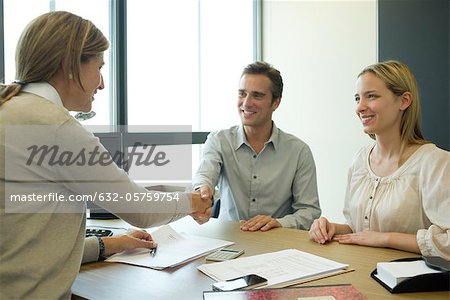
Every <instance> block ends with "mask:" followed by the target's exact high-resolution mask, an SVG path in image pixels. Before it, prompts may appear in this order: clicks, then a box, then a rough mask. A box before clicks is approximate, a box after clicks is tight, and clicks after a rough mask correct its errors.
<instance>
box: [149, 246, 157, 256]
mask: <svg viewBox="0 0 450 300" xmlns="http://www.w3.org/2000/svg"><path fill="white" fill-rule="evenodd" d="M156 249H157V248H156V247H155V248H152V249H150V255H151V256H155V255H156Z"/></svg>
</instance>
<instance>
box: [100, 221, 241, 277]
mask: <svg viewBox="0 0 450 300" xmlns="http://www.w3.org/2000/svg"><path fill="white" fill-rule="evenodd" d="M151 235H152V237H153V239H154V240H155V241H156V242H157V243H158V249H157V251H156V254H155V255H154V256H151V255H150V251H149V249H137V250H135V251H125V252H122V253H118V254H115V255H113V256H111V257H109V258H108V259H107V260H106V261H107V262H121V263H126V264H131V265H137V266H144V267H149V268H152V269H157V270H162V269H165V268H169V267H175V266H178V265H180V264H183V263H185V262H188V261H191V260H194V259H196V258H198V257H201V256H204V255H206V254H209V253H210V252H212V251H214V250H217V249H219V248H223V247H226V246H229V245H232V244H234V242H229V241H225V240H219V239H213V238H208V237H201V236H195V235H187V234H183V233H178V232H176V231H175V230H174V229H173V228H172V227H170V226H169V225H165V226H162V227H161V228H159V229H157V230H155V231H153V232H152V233H151Z"/></svg>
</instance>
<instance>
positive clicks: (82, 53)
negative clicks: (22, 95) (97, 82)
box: [0, 11, 109, 106]
mask: <svg viewBox="0 0 450 300" xmlns="http://www.w3.org/2000/svg"><path fill="white" fill-rule="evenodd" d="M108 47H109V42H108V40H107V39H106V37H105V36H104V35H103V33H102V32H101V31H100V30H99V29H98V28H97V27H95V25H94V24H93V23H92V22H91V21H88V20H85V19H83V18H81V17H79V16H77V15H74V14H72V13H69V12H65V11H56V12H50V13H46V14H43V15H41V16H39V17H37V18H36V19H34V20H33V21H31V22H30V23H29V24H28V25H27V27H26V28H25V30H24V31H23V33H22V35H21V37H20V39H19V42H18V44H17V49H16V81H15V82H14V83H12V84H9V85H1V86H0V106H1V105H2V104H3V103H5V102H6V101H8V100H10V99H11V98H12V97H14V96H15V95H17V94H18V93H19V92H20V90H21V88H22V87H23V86H24V85H26V84H28V83H31V82H40V81H49V80H50V78H51V77H52V76H53V75H54V74H55V73H56V72H57V71H58V69H59V67H60V66H63V69H65V70H68V71H69V72H70V74H71V75H72V76H73V79H74V80H75V81H76V82H77V84H78V85H79V86H80V87H81V88H82V89H84V87H83V85H82V83H81V79H80V66H81V64H82V63H85V62H87V61H89V60H90V59H92V58H94V57H98V56H99V55H102V54H103V52H104V51H105V50H107V49H108ZM67 75H68V74H67Z"/></svg>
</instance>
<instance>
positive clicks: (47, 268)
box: [0, 12, 211, 299]
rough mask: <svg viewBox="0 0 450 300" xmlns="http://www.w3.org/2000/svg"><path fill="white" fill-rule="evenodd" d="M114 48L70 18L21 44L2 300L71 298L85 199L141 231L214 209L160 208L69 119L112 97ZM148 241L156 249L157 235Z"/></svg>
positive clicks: (4, 98) (6, 162) (1, 204)
mask: <svg viewBox="0 0 450 300" xmlns="http://www.w3.org/2000/svg"><path fill="white" fill-rule="evenodd" d="M108 46H109V43H108V41H107V39H106V38H105V36H104V35H103V34H102V33H101V32H100V30H98V29H97V28H96V27H95V26H94V24H92V22H90V21H88V20H85V19H83V18H81V17H79V16H76V15H74V14H71V13H68V12H51V13H47V14H44V15H42V16H39V17H37V18H36V19H34V20H33V21H32V22H31V23H30V24H29V25H28V26H27V27H26V28H25V30H24V32H23V33H22V36H21V37H20V40H19V43H18V46H17V51H16V78H17V80H16V81H15V82H14V83H13V84H10V85H1V86H0V298H1V299H69V298H70V296H71V291H70V289H71V286H72V284H73V282H74V280H75V278H76V276H77V273H78V270H79V268H80V263H81V259H82V252H83V242H84V238H85V223H86V215H85V211H86V204H85V202H82V201H80V199H83V197H87V198H86V199H91V200H92V201H96V203H97V204H98V205H100V206H102V207H104V208H106V209H108V210H110V211H111V212H113V213H115V214H116V215H118V216H119V217H121V218H123V219H124V220H126V221H127V222H129V223H131V224H132V225H135V226H139V227H150V226H153V225H158V224H162V223H167V222H169V221H172V220H175V219H178V218H180V217H183V216H186V215H188V214H197V213H200V214H201V213H205V212H206V210H207V209H208V208H210V207H211V203H210V202H205V201H203V200H201V199H200V196H199V195H198V194H196V193H193V194H189V193H173V194H171V193H167V194H165V197H166V199H167V201H163V200H162V198H158V200H160V201H152V199H153V198H152V197H155V198H154V199H156V197H157V195H160V194H159V193H158V192H150V191H147V190H146V189H145V188H143V187H141V186H138V185H137V184H135V183H134V182H133V181H131V180H130V179H129V177H128V175H127V174H126V173H125V172H124V171H123V170H121V169H119V168H118V167H117V166H116V165H115V164H114V163H113V162H112V159H111V157H110V155H109V154H108V153H107V151H106V149H105V148H104V147H103V146H102V145H101V144H100V143H99V141H98V139H97V138H96V137H95V136H93V135H92V134H91V133H90V132H88V131H87V130H86V129H84V128H83V127H82V126H81V125H80V124H79V123H78V122H77V121H76V120H75V119H74V118H73V117H72V116H71V115H70V114H69V111H83V112H88V111H90V110H91V105H92V101H93V100H94V96H95V94H96V93H97V91H98V90H102V89H103V88H104V82H103V77H102V74H101V68H102V66H103V64H104V62H103V53H104V51H105V50H107V49H108ZM33 149H34V150H36V149H37V150H36V151H34V150H33ZM30 151H34V152H32V154H30ZM89 155H90V156H91V157H88V156H89ZM80 196H83V197H80ZM136 196H138V197H139V199H136ZM144 196H145V198H144ZM169 198H170V199H172V200H171V201H169ZM13 200H14V201H13ZM137 200H139V201H137ZM139 238H140V239H145V240H146V241H147V242H146V243H143V244H145V247H147V248H153V247H155V244H154V243H153V241H152V239H151V236H150V235H148V234H147V235H145V236H144V237H139ZM100 246H101V245H100ZM102 250H103V251H104V249H101V248H99V249H98V252H99V254H101V253H102ZM94 256H96V255H94Z"/></svg>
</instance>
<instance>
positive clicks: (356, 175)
mask: <svg viewBox="0 0 450 300" xmlns="http://www.w3.org/2000/svg"><path fill="white" fill-rule="evenodd" d="M355 100H356V114H357V116H358V118H359V119H360V121H361V123H362V125H363V130H364V132H365V133H367V134H368V135H369V136H370V137H371V138H372V139H374V140H375V143H374V144H373V145H370V146H368V147H365V148H363V149H361V150H360V151H359V152H358V154H357V156H356V158H355V160H354V161H353V164H352V166H351V168H350V170H349V173H348V183H347V190H346V196H345V206H344V216H345V218H346V220H347V223H346V224H337V223H331V222H329V221H328V220H327V219H326V218H325V217H321V218H319V219H316V220H315V221H314V223H313V225H312V227H311V229H310V231H309V235H310V238H311V239H312V240H314V241H316V242H318V243H320V244H324V243H326V242H328V241H331V240H335V241H338V242H339V243H343V244H359V245H365V246H373V247H388V248H394V249H400V250H404V251H409V252H414V253H421V254H422V255H431V256H441V257H443V258H445V259H447V260H448V259H450V153H449V152H448V151H445V150H442V149H439V148H438V147H436V146H435V145H434V144H432V143H430V142H429V141H427V140H425V139H424V137H423V135H422V133H421V130H420V122H419V121H420V102H419V93H418V88H417V84H416V80H415V78H414V75H413V74H412V72H411V70H410V69H409V68H408V67H407V66H406V65H405V64H403V63H400V62H398V61H386V62H381V63H377V64H374V65H371V66H368V67H366V68H365V69H364V70H363V71H362V72H361V73H360V74H359V75H358V79H357V82H356V94H355Z"/></svg>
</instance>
